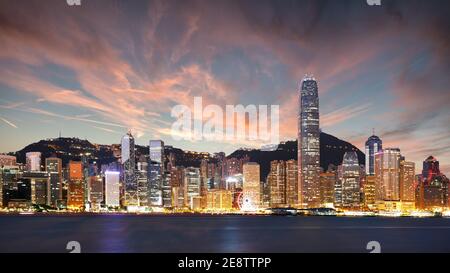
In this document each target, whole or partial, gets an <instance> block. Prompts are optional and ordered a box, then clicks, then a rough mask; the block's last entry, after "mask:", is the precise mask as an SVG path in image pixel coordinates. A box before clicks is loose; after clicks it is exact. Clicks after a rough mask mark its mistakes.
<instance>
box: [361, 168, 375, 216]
mask: <svg viewBox="0 0 450 273" xmlns="http://www.w3.org/2000/svg"><path fill="white" fill-rule="evenodd" d="M375 181H376V178H375V175H368V176H366V181H365V182H364V185H363V193H364V205H365V207H366V208H368V209H373V208H374V206H375Z"/></svg>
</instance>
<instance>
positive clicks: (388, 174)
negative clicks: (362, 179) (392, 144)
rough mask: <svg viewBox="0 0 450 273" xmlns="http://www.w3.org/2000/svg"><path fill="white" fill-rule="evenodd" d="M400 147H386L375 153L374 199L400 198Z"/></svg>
mask: <svg viewBox="0 0 450 273" xmlns="http://www.w3.org/2000/svg"><path fill="white" fill-rule="evenodd" d="M400 156H401V155H400V149H398V148H386V149H383V150H381V151H380V152H378V153H376V154H375V179H376V180H375V199H376V200H377V201H399V200H400V181H399V178H400Z"/></svg>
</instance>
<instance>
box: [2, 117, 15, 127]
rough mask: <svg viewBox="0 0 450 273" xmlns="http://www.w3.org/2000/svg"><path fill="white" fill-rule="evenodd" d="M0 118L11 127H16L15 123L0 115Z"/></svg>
mask: <svg viewBox="0 0 450 273" xmlns="http://www.w3.org/2000/svg"><path fill="white" fill-rule="evenodd" d="M0 120H2V121H3V122H5V123H6V124H8V125H9V126H11V127H13V128H16V129H17V128H18V127H17V125H15V124H14V123H12V122H11V121H9V120H7V119H5V118H2V117H0Z"/></svg>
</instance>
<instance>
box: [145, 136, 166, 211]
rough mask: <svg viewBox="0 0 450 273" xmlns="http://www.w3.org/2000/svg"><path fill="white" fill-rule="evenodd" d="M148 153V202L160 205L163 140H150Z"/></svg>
mask: <svg viewBox="0 0 450 273" xmlns="http://www.w3.org/2000/svg"><path fill="white" fill-rule="evenodd" d="M149 153H150V164H149V172H148V175H149V184H148V185H149V187H150V188H149V193H150V202H149V203H150V205H152V206H162V205H163V201H162V186H163V179H164V142H163V141H162V140H150V143H149Z"/></svg>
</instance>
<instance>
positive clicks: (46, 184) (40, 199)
mask: <svg viewBox="0 0 450 273" xmlns="http://www.w3.org/2000/svg"><path fill="white" fill-rule="evenodd" d="M22 180H29V183H30V188H31V200H30V201H31V203H32V204H36V205H51V198H50V179H49V174H48V173H47V172H39V171H35V172H24V173H23V175H22Z"/></svg>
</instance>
